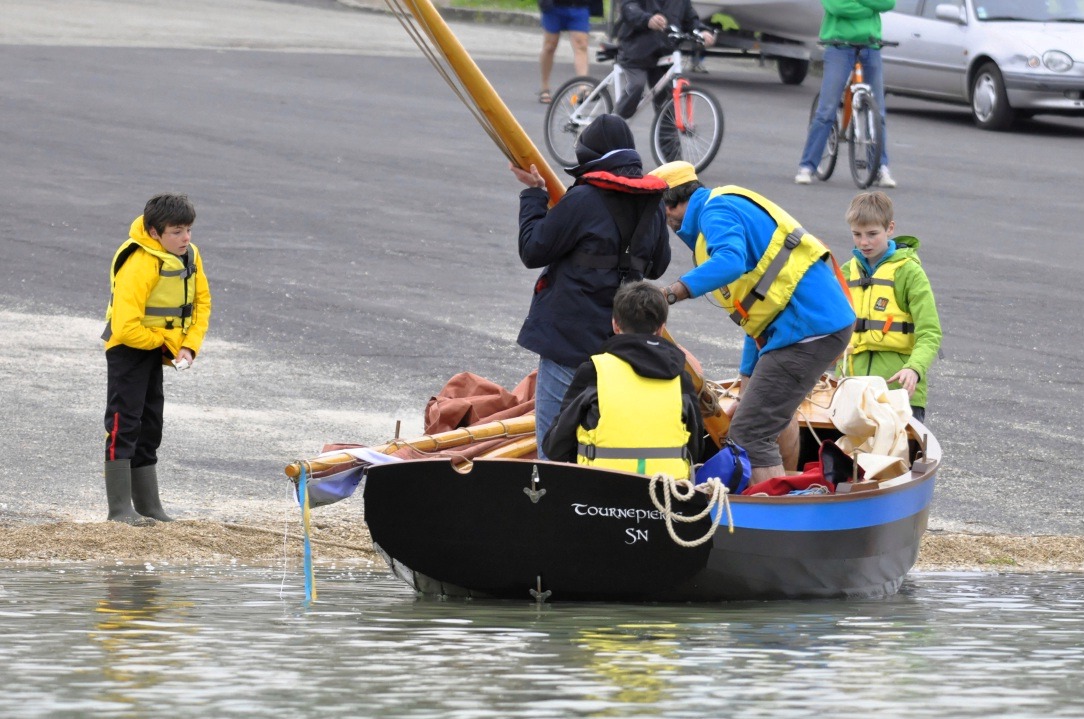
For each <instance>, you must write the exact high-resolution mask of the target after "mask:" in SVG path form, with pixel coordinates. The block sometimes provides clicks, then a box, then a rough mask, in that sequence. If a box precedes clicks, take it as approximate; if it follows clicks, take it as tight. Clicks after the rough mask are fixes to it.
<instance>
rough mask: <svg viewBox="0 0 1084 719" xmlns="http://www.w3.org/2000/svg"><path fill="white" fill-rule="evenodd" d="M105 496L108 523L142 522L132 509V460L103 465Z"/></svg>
mask: <svg viewBox="0 0 1084 719" xmlns="http://www.w3.org/2000/svg"><path fill="white" fill-rule="evenodd" d="M105 496H106V499H108V500H109V516H108V517H106V519H107V520H108V521H110V522H124V523H125V524H136V523H138V522H141V521H142V520H143V518H142V517H140V516H139V515H138V514H136V513H135V510H134V509H132V460H130V459H117V460H113V461H111V462H110V461H107V462H106V463H105Z"/></svg>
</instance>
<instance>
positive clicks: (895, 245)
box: [837, 192, 941, 422]
mask: <svg viewBox="0 0 1084 719" xmlns="http://www.w3.org/2000/svg"><path fill="white" fill-rule="evenodd" d="M892 215H893V211H892V200H890V199H889V197H888V195H886V194H885V193H883V192H861V193H859V194H858V195H857V196H856V197H855V198H854V199H853V200H852V201H851V206H850V207H849V208H848V209H847V224H848V225H850V228H851V236H852V237H853V238H854V257H853V258H851V259H850V260H848V261H847V263H846V264H844V265H843V276H844V277H845V278H846V279H847V285H848V287H850V290H851V299H852V300H853V302H854V311H855V314H856V315H857V316H858V319H857V320H856V321H855V326H854V334H852V335H851V342H850V345H849V347H848V348H847V352H846V354H845V355H844V359H843V360H842V361H841V362H840V366H839V367H837V373H838V374H840V375H848V376H853V375H875V376H879V377H884V378H885V380H887V381H888V386H889V389H897V388H900V387H902V388H903V389H905V390H907V394H908V395H909V396H910V398H911V412H912V414H913V415H914V417H915V419H917V420H918V421H919V422H924V421H925V419H926V387H927V380H928V374H929V370H930V365H931V364H933V361H934V358H935V357H936V356H937V354H938V350H939V349H940V347H941V320H940V318H939V317H938V315H937V304H936V302H935V301H934V296H933V289H932V288H931V287H930V280H929V278H928V277H927V276H926V271H925V270H924V269H922V262H921V260H919V259H918V246H919V241H918V239H917V238H915V237H897V238H896V239H894V240H893V239H891V236H892V232H893V231H894V230H895V229H896V223H895V221H894V220H893V218H892Z"/></svg>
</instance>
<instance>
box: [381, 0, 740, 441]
mask: <svg viewBox="0 0 1084 719" xmlns="http://www.w3.org/2000/svg"><path fill="white" fill-rule="evenodd" d="M386 1H387V3H388V4H389V6H391V7H392V9H393V10H394V9H395V4H396V3H397V2H402V3H403V4H404V5H406V6H407V7H408V8H409V9H410V11H411V13H412V14H413V16H414V18H416V19H417V20H418V22H420V23H421V24H422V27H423V28H424V30H425V32H426V35H428V36H429V38H430V39H431V40H432V41H433V42H434V43H435V44H436V46H437V48H438V49H439V50H440V52H441V54H442V55H443V56H444V59H445V60H446V61H447V64H448V67H449V68H450V69H451V70H452V72H454V73H455V75H456V77H457V78H458V79H459V81H460V83H461V84H462V87H463V89H464V90H466V92H467V93H468V94H469V95H470V98H471V101H472V102H473V103H474V107H470V105H469V104H468V107H470V109H471V110H472V112H474V110H478V111H480V112H481V114H482V117H479V116H478V115H477V114H475V117H476V118H478V120H479V122H481V123H482V125H483V126H484V127H485V129H486V131H487V132H488V133H489V134H490V137H492V138H493V141H494V142H495V143H496V144H497V146H498V147H499V148H501V150H502V151H503V152H504V153H505V155H507V156H508V157H509V159H510V160H511V161H512V162H513V163H515V165H516V167H519V168H520V169H523V170H529V169H530V167H531V165H534V166H535V167H536V168H537V169H538V173H539V174H540V175H542V177H543V178H544V179H545V180H546V190H547V191H548V192H549V196H550V204H551V205H552V204H554V203H556V202H557V201H558V200H559V199H561V197H562V196H563V195H564V193H565V186H564V184H563V183H562V182H561V181H560V180H559V179H558V178H557V174H556V173H555V172H554V171H553V169H552V168H551V167H550V166H549V163H548V162H546V159H545V158H544V157H542V155H541V153H539V151H538V148H537V147H535V145H534V143H533V142H531V139H530V138H529V137H528V136H527V133H526V132H524V131H523V128H522V127H521V126H520V124H519V123H518V122H517V121H516V118H515V117H514V116H513V115H512V113H511V111H509V109H508V107H507V106H506V105H505V104H504V101H503V100H501V98H500V96H499V95H498V94H497V91H496V90H494V89H493V86H492V85H490V84H489V81H488V80H487V79H486V77H485V75H483V74H482V71H481V70H479V69H478V65H476V64H475V62H474V60H473V59H472V58H471V56H470V54H468V53H467V51H466V50H465V49H464V48H463V45H461V44H460V42H459V40H458V39H457V38H456V37H455V35H454V34H453V33H452V31H451V29H450V28H449V27H448V25H447V23H445V22H444V19H443V18H442V17H441V16H440V13H438V12H437V10H436V8H434V7H433V4H432V2H430V0H386ZM401 21H402V22H403V24H404V27H406V28H407V31H408V32H410V30H411V28H410V27H409V26H408V25H407V23H406V21H405V19H403V18H401ZM414 39H415V42H417V43H418V45H419V46H420V47H421V48H422V50H423V51H424V52H427V53H429V52H430V48H428V47H426V46H425V45H424V44H423V43H422V42H421V40H420V38H418V37H416V36H415V38H414ZM430 60H431V61H432V62H433V64H434V65H435V66H436V67H437V69H438V71H443V68H442V67H441V66H440V64H439V63H438V58H435V57H433V56H432V55H430ZM449 84H452V83H451V80H450V79H449ZM454 88H455V85H454V84H453V89H454ZM463 100H464V102H466V99H465V98H463ZM483 118H484V119H483ZM665 336H666V339H668V340H670V341H671V342H673V338H672V337H670V335H669V333H667V334H666V335H665ZM675 344H676V343H675ZM685 368H686V369H687V370H689V374H690V375H691V376H692V378H693V384H694V385H695V386H696V390H697V392H701V391H702V390H703V388H704V376H703V375H702V374H701V373H700V372H699V371H698V370H697V369H696V368H695V367H694V366H693V365H692V364H691V363H689V362H686V364H685ZM711 406H714V407H715V410H714V411H713V410H712V409H711ZM701 409H702V410H706V411H705V412H704V428H705V429H706V430H707V432H708V434H710V435H711V438H712V439H713V440H714V441H715V443H716V444H718V445H719V446H722V441H723V438H724V437H726V433H727V430H728V429H729V428H730V418H729V417H727V416H726V414H725V413H724V412H723V411H722V409H721V408H719V407H718V403H717V402H715V403H711V404H710V406H705V403H704V402H701Z"/></svg>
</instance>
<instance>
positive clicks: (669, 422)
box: [544, 282, 704, 479]
mask: <svg viewBox="0 0 1084 719" xmlns="http://www.w3.org/2000/svg"><path fill="white" fill-rule="evenodd" d="M667 311H668V305H667V303H666V299H665V298H664V296H663V294H662V292H660V291H659V288H658V287H655V286H654V285H652V284H650V283H648V282H631V283H628V284H626V285H622V287H621V289H620V290H618V291H617V296H616V297H615V298H614V312H613V320H612V322H613V329H614V332H615V334H614V336H613V337H611V338H610V339H608V340H606V342H605V343H603V345H602V346H601V347H600V348H599V351H598V354H596V355H595V356H593V357H592V358H591V359H590V360H588V361H587V362H584V363H583V364H582V365H580V367H579V369H578V370H576V375H575V376H574V377H573V379H572V384H571V385H569V388H568V392H567V393H566V394H565V398H564V401H563V402H562V404H561V413H560V415H559V416H558V418H557V421H556V423H554V425H553V426H552V427H551V428H550V430H549V432H548V433H547V434H546V437H545V441H544V448H545V452H546V456H547V457H549V458H550V459H553V460H557V461H561V462H578V463H579V464H586V465H591V466H601V467H604V468H610V469H624V470H626V471H631V472H638V473H640V474H654V473H655V472H659V471H661V472H665V473H666V474H670V475H671V476H674V477H676V478H678V479H685V478H687V477H688V476H689V467H690V464H691V463H692V462H695V461H697V459H698V458H699V456H700V452H701V448H702V443H703V436H704V429H703V422H702V419H701V413H700V405H699V403H698V401H697V393H696V389H695V388H694V386H693V381H692V378H691V377H690V376H689V373H688V372H687V371H685V353H684V352H682V351H681V349H679V348H678V347H677V345H675V344H673V343H672V342H669V341H667V340H666V339H664V338H663V337H661V336H660V334H661V332H662V328H663V326H664V325H665V324H666V317H667ZM644 450H647V451H644Z"/></svg>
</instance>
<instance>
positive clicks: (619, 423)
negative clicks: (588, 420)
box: [576, 353, 690, 479]
mask: <svg viewBox="0 0 1084 719" xmlns="http://www.w3.org/2000/svg"><path fill="white" fill-rule="evenodd" d="M591 361H592V362H594V364H595V373H596V374H597V375H598V409H599V420H598V426H597V427H595V428H594V429H584V428H583V427H582V426H581V427H579V428H577V430H576V439H577V440H578V442H579V448H578V455H577V462H578V463H579V464H584V465H589V466H592V467H602V468H605V469H618V470H623V471H626V472H636V473H637V474H644V475H653V474H655V473H657V472H662V473H665V474H668V475H670V476H672V477H674V478H675V479H688V477H689V466H690V458H689V456H688V449H687V447H686V444H687V443H688V441H689V431H688V430H687V429H686V428H685V423H684V422H683V421H682V418H681V410H682V395H681V377H680V376H678V377H675V378H673V379H653V378H648V377H641V376H640V375H638V374H636V371H635V370H634V369H633V368H632V366H631V365H629V363H628V362H625V361H624V360H623V359H621V358H619V357H616V356H614V355H612V354H608V353H607V354H598V355H594V356H592V357H591Z"/></svg>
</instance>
